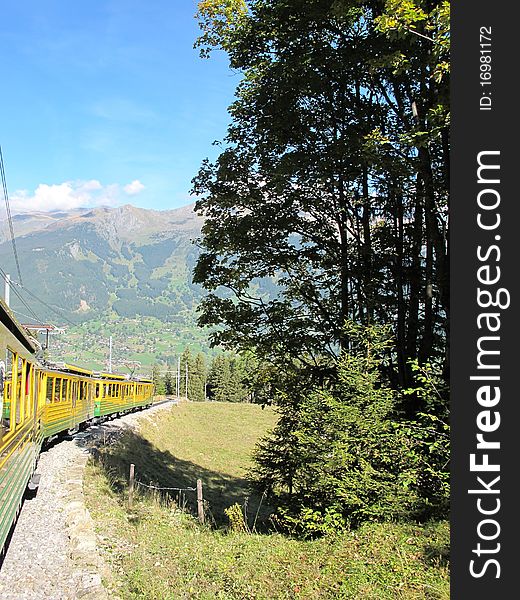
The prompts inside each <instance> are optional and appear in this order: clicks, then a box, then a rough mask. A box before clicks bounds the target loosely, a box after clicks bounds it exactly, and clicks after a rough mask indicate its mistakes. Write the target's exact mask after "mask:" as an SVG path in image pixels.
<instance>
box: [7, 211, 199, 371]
mask: <svg viewBox="0 0 520 600" xmlns="http://www.w3.org/2000/svg"><path fill="white" fill-rule="evenodd" d="M12 223H13V229H14V233H15V236H16V248H17V254H18V257H19V262H20V266H21V275H22V283H23V286H24V287H25V288H26V289H27V290H28V291H27V292H24V291H23V289H21V290H20V288H17V287H16V286H15V287H14V288H13V290H12V293H11V307H12V309H13V310H14V311H15V314H16V316H17V317H18V318H19V320H20V321H21V322H22V323H27V322H34V321H36V319H35V318H34V317H35V316H37V317H38V320H40V321H42V320H43V321H49V322H51V323H54V324H57V325H64V326H66V327H67V328H68V330H69V333H70V335H69V336H68V337H69V338H70V337H71V336H72V338H74V337H75V336H77V337H78V339H80V340H82V342H84V341H85V338H87V346H86V347H85V350H87V351H88V352H87V354H88V353H90V354H92V352H93V341H92V340H90V342H91V343H89V342H88V337H89V335H90V334H92V332H93V331H94V332H95V331H96V330H97V331H98V334H96V335H98V337H99V336H101V337H102V338H103V340H105V341H106V339H107V337H108V336H109V335H112V333H110V332H111V331H112V330H113V331H114V332H115V333H114V335H115V337H119V336H122V337H121V340H122V342H125V344H126V345H125V347H126V351H125V352H122V353H123V354H125V355H126V356H129V355H132V356H139V357H140V358H143V356H144V355H146V357H147V359H146V360H145V363H148V364H150V363H151V362H154V361H156V360H160V361H162V362H165V363H168V362H169V360H170V359H173V358H174V356H175V355H176V354H177V353H178V352H179V351H181V349H182V347H183V346H186V345H192V346H194V349H195V350H197V349H201V348H202V349H203V348H207V335H206V334H205V333H203V332H201V331H200V330H197V328H196V325H195V309H196V306H197V304H198V302H199V300H200V298H201V297H202V294H203V290H202V288H200V286H197V285H194V284H193V283H192V281H191V271H192V268H193V266H194V264H195V262H196V259H197V256H198V248H197V246H196V245H195V244H194V241H195V240H196V238H197V237H198V236H199V235H200V230H201V226H202V223H203V219H202V218H201V217H199V216H198V215H196V214H195V213H194V211H193V204H192V205H188V206H184V207H182V208H178V209H174V210H165V211H156V210H148V209H143V208H136V207H134V206H131V205H125V206H121V207H117V208H94V209H88V208H86V209H74V210H70V211H54V212H41V213H36V212H35V213H20V214H16V215H13V221H12ZM8 231H9V230H8V226H7V223H6V222H3V223H0V266H1V267H2V269H3V271H4V272H8V273H10V274H11V277H12V278H13V279H14V280H17V279H18V277H17V269H16V264H15V261H14V254H13V249H12V244H11V240H10V238H9V237H8ZM16 291H18V292H19V293H21V295H22V296H23V298H24V299H25V301H26V303H27V304H28V305H29V308H30V309H31V311H29V310H28V307H27V306H26V305H24V304H23V303H22V302H21V301H20V300H19V298H18V297H17V295H16ZM33 313H35V314H33ZM71 323H74V324H75V327H73V326H72V325H71ZM165 327H166V328H167V329H168V328H170V333H171V336H170V346H169V348H170V349H171V353H170V354H171V356H170V354H168V352H165V348H162V347H161V344H160V343H159V345H158V346H157V343H156V344H155V346H154V347H148V346H147V343H148V341H149V339H150V338H154V339H155V338H156V337H157V335H156V334H157V332H158V331H163V332H164V328H165ZM128 328H130V329H131V330H132V331H133V332H134V333H135V335H136V338H137V340H139V339H141V345H139V343H138V342H137V343H136V344H134V346H135V347H132V348H130V349H129V348H128V341H129V337H131V336H130V334H129V333H128ZM125 330H126V331H127V334H126V335H125V333H124V332H125ZM82 332H83V336H82V335H81V333H82ZM92 335H94V334H92ZM147 336H148V337H147ZM57 337H59V338H60V341H56V342H54V341H53V346H54V348H55V349H56V348H57V349H58V350H59V352H61V354H62V355H63V356H60V357H59V358H63V359H70V358H71V357H72V356H74V357H75V358H77V359H79V360H81V358H82V356H84V355H81V353H80V355H78V356H76V354H77V352H76V350H77V348H78V346H81V345H82V344H78V343H77V340H76V343H74V348H73V349H72V350H74V352H73V351H72V350H71V348H67V343H65V346H66V347H65V348H62V347H61V346H62V345H63V340H64V339H65V336H57ZM105 341H104V342H103V344H101V346H102V351H101V354H106V348H105V346H106V344H105ZM157 341H160V339H158V340H157ZM157 347H159V349H160V351H159V350H157ZM130 350H131V351H130ZM94 354H95V353H94ZM97 354H98V355H99V354H100V353H99V352H98V353H97ZM87 358H88V360H90V359H92V360H91V362H92V363H96V364H97V362H99V360H101V359H100V356H97V355H96V356H91V357H87ZM103 360H104V359H103ZM96 361H97V362H96ZM83 362H84V361H83ZM87 362H88V361H87Z"/></svg>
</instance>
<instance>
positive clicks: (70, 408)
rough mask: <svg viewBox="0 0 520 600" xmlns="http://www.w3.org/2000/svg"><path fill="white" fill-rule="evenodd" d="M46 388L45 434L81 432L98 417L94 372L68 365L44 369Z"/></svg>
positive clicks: (45, 436) (42, 379) (45, 435)
mask: <svg viewBox="0 0 520 600" xmlns="http://www.w3.org/2000/svg"><path fill="white" fill-rule="evenodd" d="M41 384H42V385H43V387H44V390H45V405H44V410H43V415H42V425H43V436H44V438H49V437H51V436H53V435H57V434H59V433H62V432H65V431H66V432H68V433H73V432H75V431H78V430H79V428H80V426H81V425H82V424H83V423H86V422H88V421H90V420H91V419H92V418H93V417H94V406H95V390H96V382H95V381H94V380H93V378H92V371H89V370H87V369H82V368H80V367H76V366H73V365H68V364H61V365H53V368H52V369H44V370H43V371H42V378H41Z"/></svg>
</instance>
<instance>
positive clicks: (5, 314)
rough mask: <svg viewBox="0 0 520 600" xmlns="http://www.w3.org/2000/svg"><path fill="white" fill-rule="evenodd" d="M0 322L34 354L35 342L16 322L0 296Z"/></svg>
mask: <svg viewBox="0 0 520 600" xmlns="http://www.w3.org/2000/svg"><path fill="white" fill-rule="evenodd" d="M0 323H1V324H2V325H3V326H4V327H5V328H6V329H7V330H8V331H9V332H10V333H11V334H12V335H14V337H15V338H16V339H17V340H18V341H19V342H20V344H22V346H24V347H25V349H26V350H28V351H29V352H31V354H35V353H36V352H37V350H38V346H37V344H36V342H35V341H34V340H33V339H32V338H31V337H30V336H29V334H28V333H27V332H26V330H25V329H23V327H22V326H21V325H20V324H19V323H18V322H17V320H16V319H15V317H14V315H13V314H12V312H11V309H10V308H9V307H8V306H7V304H6V303H5V302H4V301H3V300H2V299H1V298H0Z"/></svg>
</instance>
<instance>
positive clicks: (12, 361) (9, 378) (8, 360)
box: [1, 348, 17, 431]
mask: <svg viewBox="0 0 520 600" xmlns="http://www.w3.org/2000/svg"><path fill="white" fill-rule="evenodd" d="M16 377H17V375H16V355H15V354H14V352H13V351H12V350H10V349H9V348H7V350H6V352H5V381H4V390H3V394H2V414H1V417H2V420H1V423H2V430H3V431H7V430H8V429H12V427H14V423H11V410H12V409H13V402H14V401H15V398H14V394H13V389H15V390H16ZM13 384H14V385H13Z"/></svg>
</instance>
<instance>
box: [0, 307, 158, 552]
mask: <svg viewBox="0 0 520 600" xmlns="http://www.w3.org/2000/svg"><path fill="white" fill-rule="evenodd" d="M37 350H38V349H37V346H36V343H35V341H34V340H33V339H32V338H31V337H30V336H28V335H27V333H26V332H25V330H24V329H23V328H22V327H21V326H20V325H19V324H18V323H17V322H16V320H15V319H14V317H13V316H12V314H11V312H10V311H9V309H8V308H7V307H6V305H5V304H4V303H3V302H2V301H1V300H0V416H1V420H0V550H1V549H2V548H3V546H4V543H5V540H6V538H7V536H8V534H9V531H10V529H11V527H12V525H13V522H14V520H15V519H16V516H17V514H18V510H19V508H20V506H21V503H22V497H23V494H24V492H25V490H26V488H27V486H28V485H29V486H30V487H31V486H33V485H35V484H36V481H35V479H32V478H33V474H34V473H35V469H36V463H37V460H38V456H39V454H40V451H41V447H42V444H43V442H44V441H45V440H48V439H49V438H51V437H53V436H56V435H58V434H61V433H72V432H74V431H77V430H78V429H79V428H80V427H81V426H82V425H84V424H88V423H90V422H92V421H93V420H95V419H97V418H105V417H108V416H111V415H116V414H124V413H126V412H129V411H132V410H136V409H139V408H144V407H146V406H149V405H150V404H151V403H152V401H153V392H154V388H153V383H152V381H150V380H148V379H128V378H127V377H126V376H124V375H116V374H113V373H97V372H93V371H89V370H87V369H82V368H80V367H76V366H73V365H69V364H56V365H52V366H51V365H45V364H43V363H42V362H41V361H39V360H38V359H37Z"/></svg>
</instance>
